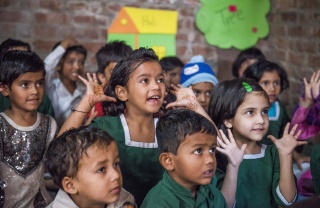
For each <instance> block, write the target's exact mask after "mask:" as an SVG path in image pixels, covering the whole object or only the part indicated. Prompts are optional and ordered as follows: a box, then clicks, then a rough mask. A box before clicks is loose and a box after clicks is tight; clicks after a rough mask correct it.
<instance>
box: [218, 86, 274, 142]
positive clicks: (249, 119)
mask: <svg viewBox="0 0 320 208" xmlns="http://www.w3.org/2000/svg"><path fill="white" fill-rule="evenodd" d="M268 110H269V102H268V100H267V99H266V98H265V97H264V96H263V95H262V93H261V92H251V93H249V94H247V95H246V97H245V99H244V101H243V102H242V103H241V105H240V106H239V107H238V109H237V112H236V114H235V116H234V118H232V119H229V120H226V121H224V122H225V124H226V126H227V127H228V128H230V129H231V131H232V133H233V137H234V138H235V139H236V140H238V141H240V140H241V141H242V143H247V142H248V141H260V140H261V139H262V138H263V136H264V135H265V134H266V133H267V130H268V127H269V118H268Z"/></svg>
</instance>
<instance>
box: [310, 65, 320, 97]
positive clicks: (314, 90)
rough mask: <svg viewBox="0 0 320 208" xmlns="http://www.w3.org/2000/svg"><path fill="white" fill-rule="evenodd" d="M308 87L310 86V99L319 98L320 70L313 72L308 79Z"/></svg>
mask: <svg viewBox="0 0 320 208" xmlns="http://www.w3.org/2000/svg"><path fill="white" fill-rule="evenodd" d="M310 85H311V95H312V98H313V99H314V100H315V99H317V97H318V96H319V91H320V89H319V88H320V70H318V71H317V72H314V73H313V74H312V76H311V79H310Z"/></svg>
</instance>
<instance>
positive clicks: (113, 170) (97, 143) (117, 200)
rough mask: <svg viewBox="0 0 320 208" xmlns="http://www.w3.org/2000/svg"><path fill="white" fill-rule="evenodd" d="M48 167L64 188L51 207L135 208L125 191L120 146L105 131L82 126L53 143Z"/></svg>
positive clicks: (47, 159)
mask: <svg viewBox="0 0 320 208" xmlns="http://www.w3.org/2000/svg"><path fill="white" fill-rule="evenodd" d="M46 156H47V157H46V166H47V168H48V170H49V172H50V174H51V175H52V177H53V180H54V183H55V184H56V185H57V186H58V187H59V188H60V190H59V192H58V194H57V196H56V198H55V200H54V201H53V202H52V203H51V204H50V205H49V206H47V208H61V207H73V208H77V207H97V208H99V207H101V208H109V207H110V208H111V207H112V208H116V207H135V203H134V199H133V196H132V195H131V194H130V193H129V192H127V191H125V190H124V189H122V176H121V171H120V159H119V153H118V148H117V144H116V143H115V141H114V139H113V138H112V137H111V136H110V135H109V134H108V133H107V132H105V131H103V130H101V129H98V128H95V127H88V126H82V127H80V128H77V129H70V130H68V131H66V132H64V133H63V134H62V135H60V136H59V137H57V138H56V139H55V140H54V141H52V142H51V144H50V146H49V148H48V151H47V155H46Z"/></svg>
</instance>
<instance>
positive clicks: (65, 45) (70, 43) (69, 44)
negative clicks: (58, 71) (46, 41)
mask: <svg viewBox="0 0 320 208" xmlns="http://www.w3.org/2000/svg"><path fill="white" fill-rule="evenodd" d="M60 45H61V46H62V47H63V48H64V49H67V48H70V47H72V46H76V45H80V44H79V43H78V41H77V40H76V39H74V38H72V37H68V38H65V39H64V40H62V41H61V43H60Z"/></svg>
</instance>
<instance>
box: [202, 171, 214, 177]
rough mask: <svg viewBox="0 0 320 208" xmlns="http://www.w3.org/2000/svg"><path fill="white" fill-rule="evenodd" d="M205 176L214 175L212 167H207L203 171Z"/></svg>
mask: <svg viewBox="0 0 320 208" xmlns="http://www.w3.org/2000/svg"><path fill="white" fill-rule="evenodd" d="M203 175H204V176H205V177H206V178H212V177H213V175H214V172H213V169H209V170H207V171H205V172H204V173H203Z"/></svg>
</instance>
